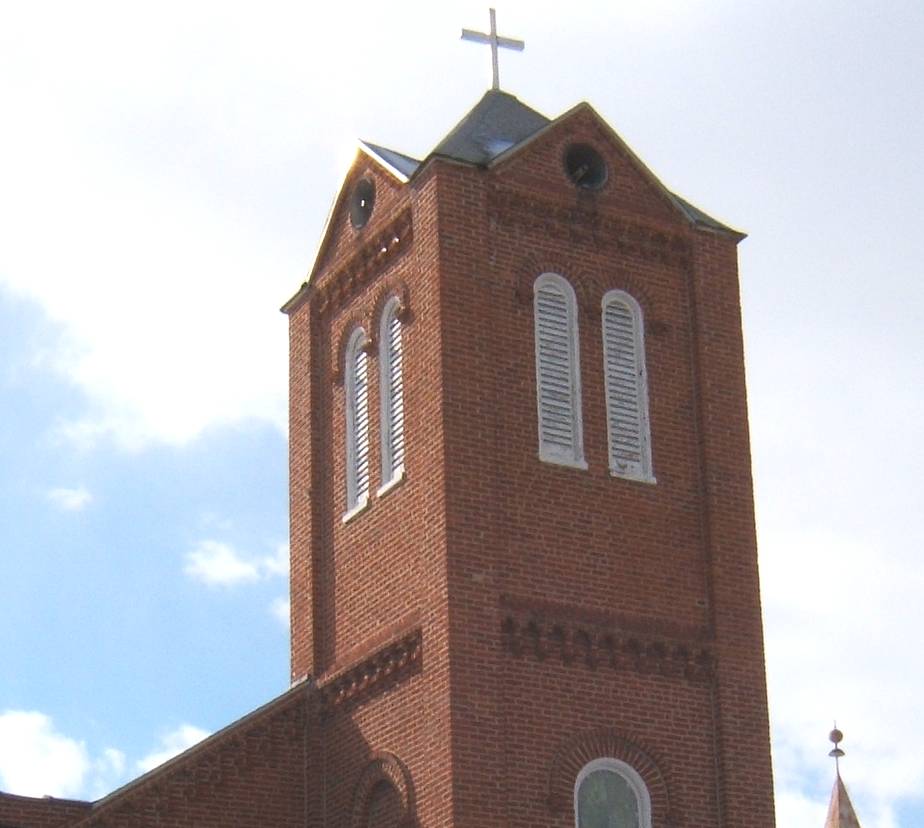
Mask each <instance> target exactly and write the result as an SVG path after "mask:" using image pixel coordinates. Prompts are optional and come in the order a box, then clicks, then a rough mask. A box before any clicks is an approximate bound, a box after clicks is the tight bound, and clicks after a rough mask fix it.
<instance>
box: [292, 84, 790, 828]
mask: <svg viewBox="0 0 924 828" xmlns="http://www.w3.org/2000/svg"><path fill="white" fill-rule="evenodd" d="M742 238H743V235H742V234H740V233H738V232H736V231H734V230H731V229H729V228H728V227H725V226H724V225H722V224H720V223H719V222H717V221H715V220H713V219H711V218H710V217H709V216H707V215H706V214H704V213H703V212H701V211H700V210H698V209H697V208H695V207H693V206H692V205H690V204H688V203H687V202H685V201H684V200H682V199H681V198H679V197H678V196H676V195H674V194H672V193H671V192H669V191H668V190H667V189H666V188H665V187H664V186H663V185H662V184H661V183H660V182H659V181H658V179H657V178H655V176H654V175H653V174H652V173H651V172H650V171H649V170H648V169H647V168H646V167H645V166H644V164H642V162H641V161H640V160H639V159H638V158H637V157H636V156H635V155H634V154H633V153H632V151H631V150H630V149H629V148H628V147H627V146H626V145H625V144H624V143H623V142H622V140H621V139H620V138H619V137H618V136H617V135H616V134H615V133H614V132H613V130H612V129H611V128H610V127H609V126H608V125H607V124H606V123H605V122H604V121H603V120H602V119H601V118H600V116H599V115H597V113H596V112H594V110H593V109H592V108H591V107H590V106H589V105H587V104H584V103H582V104H579V105H578V106H576V107H574V108H573V109H571V110H570V111H568V112H566V113H565V114H563V115H561V116H560V117H558V118H556V119H554V120H549V119H547V118H546V117H544V116H543V115H541V114H539V113H538V112H536V111H534V110H532V109H530V108H529V107H527V106H525V105H524V104H523V103H521V102H520V101H519V100H517V99H516V98H515V97H513V96H511V95H509V94H507V93H505V92H501V91H499V90H491V91H489V92H488V93H487V94H486V95H485V96H484V97H483V98H482V100H481V101H480V102H479V103H478V104H477V105H476V106H475V107H474V108H473V109H472V110H471V111H470V112H469V113H468V114H467V115H466V116H465V117H464V118H463V120H462V121H461V122H460V123H459V124H458V125H457V126H456V127H455V128H454V129H453V130H452V131H451V132H450V133H449V135H448V136H447V137H446V138H445V139H444V140H443V141H442V142H440V143H439V144H438V145H437V147H436V148H435V149H434V150H433V152H432V153H430V155H428V156H427V157H426V158H425V159H423V160H422V161H418V160H416V159H413V158H410V157H408V156H405V155H402V154H400V153H397V152H394V151H391V150H386V149H384V148H382V147H378V146H375V145H372V144H363V145H361V151H360V152H359V153H358V154H357V157H356V160H355V162H354V164H353V166H352V168H351V170H350V172H349V173H348V175H347V177H346V180H345V182H344V185H343V188H342V191H341V193H340V196H339V197H338V200H337V202H336V204H335V206H334V209H333V212H332V214H331V217H330V220H329V224H328V227H327V229H326V231H325V235H324V238H323V241H322V245H321V248H320V251H319V254H318V258H317V261H316V263H315V265H314V268H313V270H312V272H311V274H310V276H309V279H308V280H307V281H306V283H305V284H304V285H303V286H302V288H301V289H300V290H299V292H298V293H297V294H296V295H295V296H294V297H293V298H292V299H291V300H290V301H289V302H288V303H287V304H286V306H285V308H284V310H285V311H286V313H287V314H288V315H289V320H290V333H291V361H290V371H291V374H290V384H291V395H290V405H291V426H290V440H291V449H290V451H291V457H290V466H291V495H290V497H291V533H292V538H291V539H292V544H291V550H292V580H291V589H292V678H293V681H295V682H300V681H301V680H302V679H305V680H306V682H307V686H309V687H314V688H316V692H315V691H312V693H311V694H310V697H311V698H312V699H314V700H315V701H314V702H313V703H314V704H316V706H317V710H316V713H317V717H316V718H315V719H314V720H313V721H314V722H315V724H314V725H312V726H311V728H310V731H311V732H310V735H309V743H308V744H309V746H308V749H307V756H308V759H307V762H308V774H307V778H308V779H311V780H312V782H311V784H310V785H309V786H308V788H307V790H308V794H307V795H308V798H309V803H308V811H309V813H310V814H312V817H311V818H312V820H314V821H313V822H311V824H312V825H315V824H316V825H319V826H320V825H324V826H354V825H363V826H365V825H373V824H375V825H398V824H407V825H420V826H466V828H487V826H522V828H526V827H527V826H529V828H536V826H548V827H549V828H552V826H555V828H573V826H576V825H577V826H579V828H598V826H599V828H603V826H613V825H616V826H620V828H652V826H654V828H667V826H676V827H677V828H680V826H683V828H706V827H707V826H709V828H717V827H718V826H722V827H723V828H726V827H729V828H730V826H747V827H748V828H771V826H772V825H773V821H774V820H773V801H772V789H771V788H772V784H771V770H770V751H769V734H768V723H767V701H766V687H765V678H764V660H763V642H762V631H761V616H760V604H759V592H758V575H757V556H756V545H755V533H754V518H753V504H752V489H751V475H750V456H749V444H748V425H747V408H746V399H745V381H744V362H743V354H742V338H741V320H740V311H739V298H738V280H737V256H736V246H737V244H738V242H739V241H741V239H742Z"/></svg>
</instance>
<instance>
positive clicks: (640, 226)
mask: <svg viewBox="0 0 924 828" xmlns="http://www.w3.org/2000/svg"><path fill="white" fill-rule="evenodd" d="M488 216H489V218H490V220H491V222H492V223H496V224H504V225H513V226H517V227H522V228H525V229H527V230H532V231H534V232H537V233H540V234H542V235H545V236H548V237H550V238H555V239H561V240H564V241H568V242H571V243H574V244H586V243H588V242H590V243H592V244H593V245H594V246H595V247H597V248H602V249H609V250H613V251H614V252H616V253H619V254H621V255H624V256H638V257H640V258H642V259H645V260H649V261H658V262H662V263H664V264H669V265H686V264H688V263H689V262H690V260H691V255H692V246H691V244H690V241H689V239H688V238H686V237H685V236H683V235H681V234H679V233H675V232H671V231H669V230H667V229H665V228H662V227H658V226H656V225H653V224H647V223H643V222H640V221H630V220H629V219H627V218H625V217H623V216H615V215H606V214H604V213H602V212H600V211H598V210H588V209H585V208H583V207H581V206H574V205H563V204H562V203H561V202H560V201H551V200H547V199H542V198H539V197H537V196H535V195H525V194H524V193H523V192H522V191H513V190H504V189H500V188H496V189H493V190H491V191H490V192H489V193H488Z"/></svg>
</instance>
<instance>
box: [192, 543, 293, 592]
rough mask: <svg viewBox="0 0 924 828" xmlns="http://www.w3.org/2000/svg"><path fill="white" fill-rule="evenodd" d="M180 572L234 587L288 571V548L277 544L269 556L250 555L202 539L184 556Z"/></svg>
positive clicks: (196, 578) (228, 546)
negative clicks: (252, 556) (256, 556)
mask: <svg viewBox="0 0 924 828" xmlns="http://www.w3.org/2000/svg"><path fill="white" fill-rule="evenodd" d="M183 571H184V572H185V573H186V574H187V575H188V576H189V577H191V578H193V579H194V580H197V581H201V582H202V583H204V584H208V585H209V586H225V587H231V586H237V585H238V584H245V583H252V582H253V581H258V580H260V579H264V578H272V577H278V576H283V575H288V574H289V547H288V544H280V545H279V546H278V547H277V548H276V552H275V554H273V555H266V556H264V557H261V558H250V557H247V556H246V555H242V554H241V553H240V552H238V551H237V550H236V549H234V548H233V547H232V546H230V545H229V544H227V543H223V542H221V541H216V540H203V541H199V543H198V544H196V546H195V548H194V549H193V550H192V551H190V552H189V553H188V554H187V556H186V565H185V567H184V569H183Z"/></svg>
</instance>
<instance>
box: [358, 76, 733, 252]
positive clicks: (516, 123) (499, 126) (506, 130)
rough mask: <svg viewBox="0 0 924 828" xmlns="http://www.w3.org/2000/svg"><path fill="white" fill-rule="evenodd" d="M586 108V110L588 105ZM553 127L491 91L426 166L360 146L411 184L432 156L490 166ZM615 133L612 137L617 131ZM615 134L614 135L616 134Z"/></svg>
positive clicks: (689, 210)
mask: <svg viewBox="0 0 924 828" xmlns="http://www.w3.org/2000/svg"><path fill="white" fill-rule="evenodd" d="M582 106H585V107H586V106H587V105H586V104H583V105H582ZM578 108H579V107H575V108H574V109H572V110H569V111H568V112H566V113H564V114H563V115H561V116H560V117H559V118H557V119H556V120H555V122H558V121H560V120H562V119H564V118H567V117H568V116H569V115H570V114H571V113H572V112H574V111H575V110H576V109H578ZM597 117H599V116H597ZM552 123H554V122H553V121H552V120H550V119H549V118H546V117H545V115H543V114H541V113H540V112H537V111H536V110H535V109H532V108H530V107H528V106H527V105H526V104H524V103H523V102H522V101H520V100H518V99H517V98H516V97H515V96H513V95H511V94H510V93H508V92H502V91H500V90H499V89H489V90H488V91H487V92H486V93H485V94H484V96H483V97H482V98H481V100H480V101H478V103H477V104H475V106H474V107H472V109H471V110H469V112H468V113H467V114H466V115H465V116H464V117H463V118H462V120H461V121H459V123H457V124H456V125H455V126H454V127H453V128H452V129H451V130H450V131H449V133H448V134H447V135H446V137H445V138H443V140H442V141H440V142H439V143H438V144H437V145H436V147H435V148H434V150H433V151H432V152H431V153H430V154H429V155H428V156H427V158H425V159H424V160H423V161H418V160H417V159H416V158H411V157H410V156H409V155H404V154H403V153H400V152H396V151H395V150H391V149H388V148H386V147H382V146H379V145H377V144H372V143H370V142H368V141H363V142H361V145H362V148H363V149H364V150H365V151H366V152H367V153H368V154H369V155H371V156H373V157H374V158H376V159H377V160H378V161H380V162H381V163H382V164H383V165H384V166H385V167H386V168H389V169H390V170H391V171H392V172H394V173H397V174H398V176H399V177H400V178H403V179H404V180H405V181H407V180H408V179H410V178H412V177H413V176H414V174H415V173H416V172H417V171H418V170H419V169H420V168H421V167H422V166H423V165H424V163H426V161H427V160H429V159H430V158H432V157H433V156H440V157H443V158H451V159H453V160H455V161H462V162H464V163H467V164H476V165H487V164H490V163H491V162H492V161H493V160H494V159H496V158H498V156H500V155H501V154H503V153H506V152H507V150H510V149H512V148H514V147H516V146H518V145H519V144H522V143H523V142H524V141H526V140H527V139H528V138H530V137H532V136H533V135H535V134H536V133H537V132H539V131H540V130H542V129H544V128H545V127H547V126H549V124H552ZM610 131H611V132H612V130H610ZM613 134H614V135H615V133H613ZM616 138H617V140H619V142H620V143H624V142H622V141H621V139H619V138H618V136H616ZM626 149H628V147H626ZM630 154H632V157H633V158H634V157H635V155H634V153H631V150H630ZM636 161H637V163H638V165H639V166H641V167H644V164H643V163H642V162H641V161H640V160H638V159H636ZM648 174H649V175H650V176H651V178H652V179H653V180H654V181H655V182H656V183H657V186H659V187H660V188H661V189H662V190H663V192H664V193H665V194H666V196H667V197H668V199H669V200H670V201H671V202H672V203H673V204H674V206H675V207H676V209H677V210H678V211H679V212H680V213H681V214H682V215H683V216H684V218H686V219H687V221H689V222H690V223H691V224H693V225H694V226H697V227H702V228H706V229H709V230H717V231H719V232H723V233H729V234H731V235H733V236H736V237H738V238H739V239H741V238H744V234H743V233H740V232H738V231H737V230H734V229H733V228H731V227H729V226H728V225H726V224H723V223H722V222H720V221H718V220H717V219H714V218H712V216H710V215H708V214H707V213H704V212H703V211H702V210H700V209H699V208H698V207H695V206H694V205H692V204H690V202H688V201H686V200H685V199H683V198H681V197H680V196H678V195H677V194H675V193H672V192H670V191H669V190H668V189H667V188H665V187H664V185H663V184H661V182H660V181H658V179H657V178H656V177H655V176H654V175H651V174H650V172H649V173H648Z"/></svg>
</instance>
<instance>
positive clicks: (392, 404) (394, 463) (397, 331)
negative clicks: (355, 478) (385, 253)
mask: <svg viewBox="0 0 924 828" xmlns="http://www.w3.org/2000/svg"><path fill="white" fill-rule="evenodd" d="M400 307H401V306H400V302H399V301H398V299H397V298H393V299H390V300H389V301H388V303H387V304H386V305H385V309H384V310H383V311H382V322H381V327H380V330H379V366H380V371H381V386H380V399H381V405H382V411H381V434H382V487H383V488H384V487H386V486H388V485H389V484H390V483H393V482H395V481H397V480H399V479H400V478H401V476H402V475H403V473H404V380H403V376H402V367H403V352H402V343H401V320H400V319H398V311H399V310H400Z"/></svg>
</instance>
